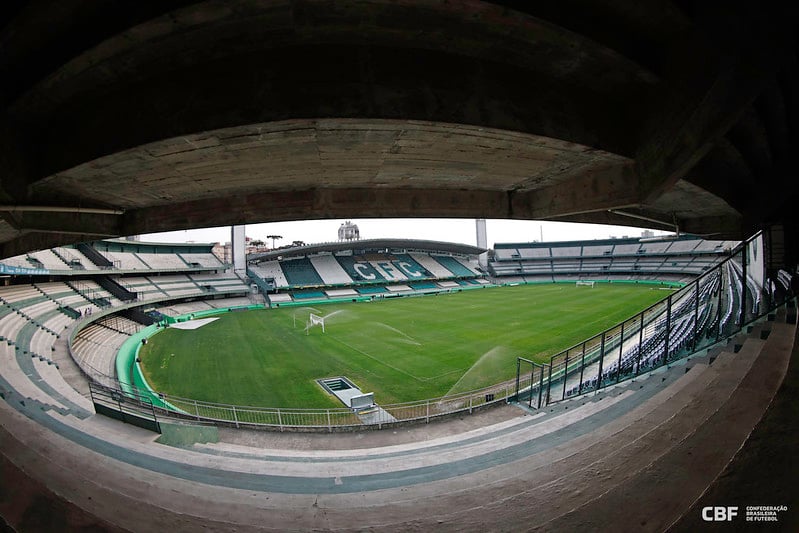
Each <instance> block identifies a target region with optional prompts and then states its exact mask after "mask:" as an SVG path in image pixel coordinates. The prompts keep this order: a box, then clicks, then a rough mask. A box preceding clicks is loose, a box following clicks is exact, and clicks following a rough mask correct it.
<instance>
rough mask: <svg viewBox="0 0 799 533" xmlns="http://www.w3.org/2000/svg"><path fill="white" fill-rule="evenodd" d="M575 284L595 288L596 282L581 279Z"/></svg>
mask: <svg viewBox="0 0 799 533" xmlns="http://www.w3.org/2000/svg"><path fill="white" fill-rule="evenodd" d="M575 285H576V286H578V287H591V288H593V287H594V282H593V281H583V280H580V281H578V282H577V283H575Z"/></svg>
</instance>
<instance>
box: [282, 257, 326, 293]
mask: <svg viewBox="0 0 799 533" xmlns="http://www.w3.org/2000/svg"><path fill="white" fill-rule="evenodd" d="M280 266H281V268H282V269H283V273H284V274H285V275H286V280H288V283H289V285H290V286H295V287H306V286H320V285H324V282H323V281H322V278H321V277H319V274H318V273H317V272H316V270H315V269H314V267H313V264H312V263H311V261H310V259H308V258H307V257H301V258H297V259H290V260H287V261H283V262H282V263H281V264H280Z"/></svg>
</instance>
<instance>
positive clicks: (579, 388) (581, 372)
mask: <svg viewBox="0 0 799 533" xmlns="http://www.w3.org/2000/svg"><path fill="white" fill-rule="evenodd" d="M584 371H585V342H583V355H582V357H581V359H580V385H579V386H578V387H577V394H582V392H583V372H584Z"/></svg>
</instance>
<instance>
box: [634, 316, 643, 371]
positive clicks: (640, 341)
mask: <svg viewBox="0 0 799 533" xmlns="http://www.w3.org/2000/svg"><path fill="white" fill-rule="evenodd" d="M643 353H644V313H643V312H641V325H640V327H639V328H638V356H637V357H636V358H635V375H636V376H637V375H638V374H639V373H640V372H641V356H642V355H643Z"/></svg>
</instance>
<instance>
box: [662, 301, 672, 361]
mask: <svg viewBox="0 0 799 533" xmlns="http://www.w3.org/2000/svg"><path fill="white" fill-rule="evenodd" d="M671 297H672V295H671V294H669V297H668V299H667V300H666V338H665V339H664V342H663V364H664V365H665V364H666V363H668V362H669V343H670V342H671Z"/></svg>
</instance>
